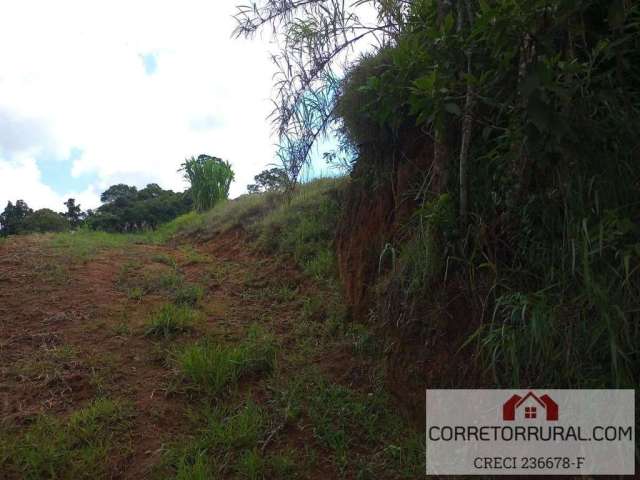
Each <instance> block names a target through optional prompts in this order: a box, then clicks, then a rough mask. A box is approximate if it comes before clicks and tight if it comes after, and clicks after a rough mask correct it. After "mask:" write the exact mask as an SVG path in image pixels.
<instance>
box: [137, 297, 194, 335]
mask: <svg viewBox="0 0 640 480" xmlns="http://www.w3.org/2000/svg"><path fill="white" fill-rule="evenodd" d="M198 319H199V314H198V312H197V311H196V310H194V309H193V308H192V307H190V306H189V305H174V304H166V305H164V306H162V308H160V310H158V311H157V312H155V313H153V314H152V315H151V318H150V319H149V322H148V325H147V328H146V330H145V335H147V336H153V337H164V338H168V337H171V336H173V335H177V334H180V333H184V332H188V331H191V330H193V327H194V324H195V323H196V322H197V321H198Z"/></svg>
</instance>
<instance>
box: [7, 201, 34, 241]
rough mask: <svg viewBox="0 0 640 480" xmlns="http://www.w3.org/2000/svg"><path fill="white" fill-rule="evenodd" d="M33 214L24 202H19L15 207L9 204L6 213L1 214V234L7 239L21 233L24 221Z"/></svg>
mask: <svg viewBox="0 0 640 480" xmlns="http://www.w3.org/2000/svg"><path fill="white" fill-rule="evenodd" d="M31 213H33V210H32V209H30V208H29V206H28V205H27V203H26V202H25V201H24V200H18V201H17V202H16V204H15V205H13V204H12V203H11V202H7V206H6V207H5V209H4V212H2V214H0V233H1V234H2V235H3V236H5V237H6V236H7V235H15V234H17V233H21V232H22V224H23V222H24V219H25V218H26V217H27V216H28V215H29V214H31Z"/></svg>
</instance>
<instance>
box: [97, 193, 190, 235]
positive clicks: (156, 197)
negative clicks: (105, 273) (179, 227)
mask: <svg viewBox="0 0 640 480" xmlns="http://www.w3.org/2000/svg"><path fill="white" fill-rule="evenodd" d="M100 200H101V201H102V202H103V203H102V205H101V206H100V207H99V208H97V209H96V210H95V211H94V212H92V213H91V214H90V215H89V216H88V218H87V220H86V224H87V226H88V227H89V228H91V229H94V230H104V231H108V232H131V231H138V230H146V229H155V228H156V227H157V226H158V225H160V224H162V223H166V222H168V221H170V220H173V219H174V218H176V217H177V216H179V215H182V214H184V213H186V212H188V211H190V210H191V209H192V208H193V200H192V198H191V193H190V192H189V191H186V192H183V193H175V192H173V191H171V190H163V189H162V188H160V187H159V186H158V185H157V184H155V183H151V184H149V185H147V186H146V187H145V188H143V189H141V190H138V189H137V188H136V187H132V186H128V185H124V184H118V185H113V186H111V187H109V189H108V190H106V191H105V192H103V193H102V195H101V196H100Z"/></svg>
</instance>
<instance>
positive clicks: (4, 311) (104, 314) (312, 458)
mask: <svg viewBox="0 0 640 480" xmlns="http://www.w3.org/2000/svg"><path fill="white" fill-rule="evenodd" d="M172 282H173V283H172ZM176 282H177V283H179V285H183V284H184V285H191V286H197V288H199V289H201V291H202V293H203V294H202V296H201V297H202V298H201V299H200V300H198V301H197V305H196V307H195V308H196V309H197V311H198V312H199V318H200V321H199V322H198V323H197V325H196V326H195V328H193V329H189V331H186V332H183V333H182V334H179V335H172V336H171V337H167V338H155V337H150V336H149V335H146V334H145V332H147V331H148V325H149V318H150V316H151V315H152V314H153V312H156V311H158V309H159V308H160V306H161V305H163V304H166V303H167V302H168V301H169V302H170V301H171V300H170V299H171V298H172V295H175V289H176V288H178V287H176V286H175V284H176ZM167 285H169V286H167ZM180 288H181V287H180ZM332 295H334V292H332V291H330V289H328V287H323V286H320V285H318V284H317V283H314V282H312V281H310V280H309V279H308V278H305V277H304V276H303V275H302V274H300V273H299V272H298V271H297V270H296V269H295V268H293V267H292V266H291V264H289V263H288V262H286V261H282V260H281V259H274V258H266V257H260V256H257V255H255V254H253V253H251V250H250V249H249V248H248V247H247V246H246V244H245V243H244V242H243V240H242V238H241V237H239V236H234V235H231V236H227V237H226V238H224V239H218V240H217V241H215V242H209V243H207V244H204V245H200V246H197V247H194V246H192V245H181V246H158V245H151V244H137V243H133V242H128V243H126V244H125V245H122V246H117V247H113V246H110V247H100V246H97V247H96V248H93V249H90V253H89V254H86V253H85V254H83V255H77V254H76V253H75V252H74V251H73V249H72V248H69V247H64V246H62V247H60V246H59V245H58V246H56V245H55V242H53V241H52V239H51V238H50V237H48V236H33V237H22V238H18V239H12V240H9V241H7V242H5V243H4V244H1V245H0V422H1V423H0V428H1V429H2V430H0V471H4V475H6V476H8V478H20V477H21V475H22V474H24V475H25V476H27V475H32V474H33V472H34V471H38V470H37V469H38V468H40V469H41V470H40V471H41V472H42V471H47V469H48V471H51V470H52V469H53V470H55V468H59V467H55V466H54V467H51V466H50V465H49V464H48V463H47V462H48V460H41V459H40V458H39V457H38V460H37V462H36V461H35V460H33V459H31V460H28V458H30V457H28V455H27V454H26V453H25V452H26V451H27V450H25V448H26V447H20V448H22V450H20V449H19V448H18V447H15V445H22V444H21V443H20V441H18V440H15V439H16V438H30V437H29V435H36V434H35V433H33V432H34V431H36V430H37V428H40V427H38V425H40V424H39V423H38V421H39V420H38V419H41V418H43V417H42V415H43V414H45V415H46V417H44V418H53V419H56V421H59V422H62V423H64V422H65V421H67V420H66V419H73V418H74V417H73V415H74V412H78V411H79V410H80V409H83V408H87V407H88V406H90V405H92V402H94V401H95V400H96V399H100V398H109V399H114V400H116V401H118V402H123V403H126V405H127V409H128V410H127V414H126V415H125V416H124V417H123V420H122V422H121V423H122V425H124V426H123V428H119V427H118V428H117V429H115V430H114V431H113V432H111V431H110V433H109V437H108V441H109V442H110V443H108V446H107V447H104V448H105V449H106V450H105V451H106V452H108V453H106V454H104V455H102V456H100V455H98V458H97V459H95V463H96V464H95V465H93V464H92V465H93V466H95V467H96V469H97V470H96V471H97V472H99V474H97V475H98V476H102V477H105V478H165V477H173V476H174V475H176V473H178V474H179V473H180V472H181V469H182V468H183V467H184V468H186V469H187V470H189V469H191V470H194V469H197V468H199V467H198V465H196V466H193V465H191V464H189V465H187V466H186V467H185V466H184V465H182V466H181V465H179V464H176V461H175V459H174V457H175V455H174V456H172V454H171V452H173V451H175V450H176V448H175V446H176V445H180V444H182V443H184V444H187V443H189V442H196V443H197V442H198V441H199V440H198V438H199V437H198V436H197V434H196V433H195V432H196V431H198V428H200V426H201V423H202V421H201V420H198V419H197V418H196V419H195V420H194V416H195V417H197V415H198V412H201V411H203V410H207V411H208V409H214V410H215V409H216V408H218V407H219V406H220V405H223V406H224V408H229V409H231V410H233V409H234V408H236V407H237V406H238V405H242V404H245V403H246V402H248V401H250V402H255V404H256V405H258V406H259V408H260V409H262V410H264V411H265V412H267V414H266V418H267V420H265V422H263V423H264V425H263V427H264V428H263V430H262V433H261V434H260V435H259V436H258V440H257V441H256V443H255V445H253V446H251V445H247V446H244V447H241V448H233V447H231V448H229V449H228V450H225V454H224V459H225V460H224V461H223V462H219V461H218V459H217V458H215V459H214V458H213V457H212V458H211V459H209V460H207V462H208V463H207V465H208V467H207V468H209V471H211V472H218V473H219V474H221V475H222V477H221V478H236V477H237V478H244V477H247V476H248V477H249V478H280V477H281V475H283V473H282V472H284V471H285V470H283V469H282V468H284V467H282V468H281V467H279V466H277V465H280V463H282V461H281V457H282V458H285V457H286V458H289V459H291V458H293V460H292V461H291V462H290V463H292V464H294V466H293V467H292V469H291V470H290V471H289V473H290V474H291V477H292V478H293V477H298V478H355V477H356V476H359V475H360V473H361V472H362V471H363V469H365V470H367V469H371V470H372V471H373V470H375V471H377V472H378V474H380V472H382V471H385V472H387V473H386V474H384V475H383V476H377V477H376V478H409V477H407V475H410V474H408V473H406V472H405V473H403V471H406V468H405V466H404V465H396V464H395V463H387V462H386V461H385V462H384V463H383V464H382V465H379V464H376V462H378V463H379V460H375V459H379V456H380V454H381V453H380V452H383V451H384V449H385V448H386V445H385V443H384V442H385V440H384V439H382V438H379V439H377V440H375V438H377V437H379V436H380V435H375V434H374V433H373V432H372V434H371V435H370V436H368V437H367V438H366V439H365V440H363V441H360V439H359V438H358V436H359V435H360V433H359V431H360V430H361V426H360V423H362V422H370V421H373V422H376V421H380V422H381V421H382V418H383V417H385V415H381V414H378V413H375V415H374V414H373V413H372V414H371V415H372V417H371V418H373V420H371V418H369V417H367V418H366V419H365V418H362V419H361V418H360V417H361V415H360V413H358V412H359V410H358V408H357V407H358V405H360V403H358V402H360V400H359V399H360V398H363V399H364V400H363V402H367V401H368V400H367V398H371V395H372V393H371V392H370V390H371V389H373V388H375V385H374V383H375V382H376V379H375V375H374V374H372V372H373V371H374V368H373V367H372V362H371V361H370V359H369V358H367V357H366V355H365V356H363V355H358V354H356V353H354V348H353V345H354V342H355V343H356V344H357V343H358V342H361V343H362V340H363V338H362V335H361V334H352V333H349V334H344V335H342V336H340V337H339V339H337V338H338V337H336V336H334V337H333V339H332V340H326V338H329V337H328V334H327V332H328V331H330V330H332V329H338V330H339V329H340V328H341V327H340V325H338V324H337V323H336V325H335V326H331V325H329V323H330V318H329V317H330V313H328V310H327V308H326V307H327V306H328V305H329V304H330V302H331V299H332V298H333V297H332ZM256 323H258V324H260V325H261V326H263V327H264V328H265V329H266V330H267V331H268V332H269V334H270V335H273V336H274V337H275V341H276V343H277V354H276V367H275V369H274V371H273V372H271V374H270V375H262V376H249V377H248V378H246V379H243V380H242V381H241V382H239V384H238V385H236V386H234V387H233V388H230V389H229V391H228V392H226V393H224V394H223V395H221V396H216V397H215V398H213V397H211V396H207V395H204V394H201V393H199V392H195V393H194V391H193V389H191V388H190V386H189V384H188V382H186V381H185V379H184V375H181V373H180V368H179V366H177V364H176V361H175V358H176V352H179V351H180V349H181V348H184V347H185V346H187V345H192V344H195V343H197V342H198V341H199V340H201V339H203V338H209V339H213V340H214V341H216V342H219V343H220V344H224V345H227V344H229V345H234V344H235V343H236V342H239V341H241V339H242V338H243V337H244V336H246V332H247V329H248V328H249V326H250V325H252V324H256ZM345 339H346V340H345ZM364 339H365V342H364V343H365V345H366V337H364ZM304 372H306V373H304ZM303 374H304V375H309V378H312V380H310V381H309V382H308V385H315V384H318V385H320V384H325V383H326V382H328V384H329V385H332V387H331V391H333V389H338V390H336V391H337V392H338V393H339V394H340V395H343V394H344V395H345V399H346V400H344V402H343V401H342V400H340V402H342V403H345V402H346V404H347V409H348V408H350V405H351V403H350V402H353V404H354V405H355V406H356V407H354V409H353V411H354V412H355V413H353V412H352V413H347V414H343V413H341V412H340V409H341V408H344V407H341V406H339V405H338V403H340V402H337V403H336V405H338V406H337V407H336V409H337V410H336V411H333V410H330V409H329V410H327V412H324V413H323V416H322V418H319V417H318V418H316V417H317V415H316V414H315V413H314V410H308V405H309V404H313V402H315V396H317V395H318V393H317V392H320V394H319V395H324V392H325V391H327V389H326V388H325V389H324V390H313V389H312V388H311V387H308V385H307V386H305V387H302V389H300V388H298V390H299V393H295V394H294V393H292V392H298V390H295V388H293V387H292V385H293V384H294V383H295V380H297V378H296V377H297V376H300V375H303ZM323 382H325V383H323ZM340 388H344V392H346V393H344V392H343V393H340V392H342V390H339V389H340ZM305 392H306V393H305ZM314 392H316V393H314ZM284 397H286V398H289V400H287V402H288V403H287V404H286V405H285V406H284V407H282V402H281V400H282V398H284ZM291 404H295V405H298V407H296V408H298V410H296V412H297V413H296V414H295V415H289V413H286V412H289V411H290V410H291V409H292V407H291ZM364 405H365V407H364V408H365V410H366V411H367V412H368V410H367V409H368V408H369V407H368V406H367V405H366V404H364ZM283 408H284V409H285V410H283ZM287 409H289V410H287ZM283 411H286V412H285V413H283ZM372 411H373V410H372ZM194 412H196V414H194ZM367 415H368V413H367ZM342 417H344V419H345V422H346V423H345V425H341V426H340V425H339V426H335V423H336V419H340V418H342ZM283 418H284V420H283ZM385 418H386V417H385ZM385 421H386V420H385ZM69 422H71V423H72V422H73V420H69ZM34 425H35V426H34ZM338 427H339V428H338ZM65 428H67V429H69V428H71V427H65ZM334 428H335V430H336V431H334V430H332V429H334ZM380 428H386V427H382V426H380ZM394 428H395V427H394ZM34 429H35V430H34ZM351 430H353V436H354V438H353V439H351V438H350V437H349V436H350V435H351ZM3 434H4V435H5V437H4V438H5V439H7V438H9V439H10V440H5V442H4V443H3V442H2V435H3ZM345 435H346V437H345ZM334 437H335V438H338V439H339V443H338V446H336V445H335V442H336V441H338V440H335V438H334ZM342 437H345V438H346V440H345V439H344V438H342ZM101 442H102V440H101ZM72 443H73V442H72ZM355 443H360V444H361V445H360V446H358V447H357V449H358V453H357V455H355V456H354V457H353V458H348V456H347V455H346V454H345V453H346V451H348V448H347V447H350V446H351V445H352V444H355ZM100 445H101V446H104V445H107V443H104V444H103V443H100ZM14 447H15V448H14ZM54 448H58V447H56V446H55V445H54ZM59 448H61V449H62V448H65V449H67V450H70V451H73V449H75V448H79V447H77V446H74V445H71V446H69V445H66V444H65V446H64V447H59ZM3 450H4V453H3ZM205 451H210V450H205ZM247 451H250V452H255V456H256V458H258V460H256V462H257V463H256V465H258V467H260V468H258V470H256V469H255V468H253V467H252V465H253V464H252V463H251V462H252V461H253V460H251V458H249V459H248V460H246V459H245V457H246V455H245V454H246V452H247ZM21 452H22V453H21ZM67 453H69V452H67ZM249 456H250V455H249ZM356 457H357V458H359V459H360V460H359V461H358V463H357V464H353V462H352V460H353V459H354V458H356ZM47 458H48V457H47ZM65 458H67V457H65ZM69 458H72V459H73V458H75V457H73V456H72V455H71V456H70V457H69ZM247 458H248V457H247ZM214 460H215V461H214ZM57 461H58V460H57ZM69 461H70V462H73V461H75V460H69ZM83 461H84V460H83ZM92 461H94V460H92ZM3 462H4V465H3ZM30 462H31V463H30ZM34 462H35V463H34ZM38 462H40V463H38ZM278 462H280V463H278ZM36 463H37V466H35V467H34V465H35V464H36ZM178 463H179V462H178ZM183 463H184V462H183ZM196 463H197V462H196ZM254 463H255V462H254ZM247 465H249V466H248V467H247ZM362 465H365V466H364V467H363V466H362ZM3 466H4V467H5V468H3ZM415 467H418V469H419V465H415ZM60 468H62V470H61V471H59V472H58V473H57V474H58V475H60V476H61V477H62V478H65V475H69V473H68V472H69V470H68V469H69V468H70V467H69V466H67V467H60ZM34 469H35V470H34ZM403 469H404V470H403ZM191 470H190V471H191ZM367 471H368V470H367ZM409 471H413V468H412V467H410V468H409ZM20 472H22V474H21V473H20ZM29 472H31V473H29ZM247 472H249V473H247ZM252 472H253V473H252ZM279 472H280V473H279ZM2 475H3V474H1V473H0V477H2ZM86 475H87V476H89V472H87V473H86ZM189 475H191V476H188V475H187V476H186V477H185V478H196V477H195V474H194V473H193V472H192V473H191V474H189ZM51 476H54V475H53V474H52V475H51ZM287 476H289V474H287Z"/></svg>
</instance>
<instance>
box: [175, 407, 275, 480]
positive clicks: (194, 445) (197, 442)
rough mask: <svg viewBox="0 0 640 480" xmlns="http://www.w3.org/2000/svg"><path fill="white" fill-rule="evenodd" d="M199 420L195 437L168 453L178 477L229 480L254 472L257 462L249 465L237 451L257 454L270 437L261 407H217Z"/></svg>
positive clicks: (199, 415) (200, 415) (202, 412)
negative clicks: (258, 449)
mask: <svg viewBox="0 0 640 480" xmlns="http://www.w3.org/2000/svg"><path fill="white" fill-rule="evenodd" d="M196 417H197V424H198V425H199V427H198V429H197V431H196V434H195V435H194V436H193V437H192V438H190V439H188V440H186V441H182V442H180V444H179V445H175V446H173V447H172V448H170V449H169V450H168V451H167V454H166V463H167V464H168V467H169V468H171V469H172V470H173V471H175V478H184V479H194V478H203V479H210V478H228V475H229V473H231V472H232V471H241V472H249V473H250V472H251V471H255V470H251V469H252V467H255V466H256V465H255V463H254V464H253V465H246V460H245V459H244V456H241V455H239V454H238V452H252V451H254V450H255V449H256V448H257V446H258V444H259V442H260V441H261V440H262V439H263V438H264V436H265V435H266V434H267V426H268V423H267V418H266V415H265V412H264V411H263V409H262V408H260V407H259V406H257V405H256V404H255V403H252V402H248V403H246V404H244V405H242V406H240V407H239V408H235V409H232V408H230V407H228V406H217V407H215V408H213V409H203V410H200V411H199V412H198V413H197V414H196ZM255 478H263V477H262V476H261V477H255Z"/></svg>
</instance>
